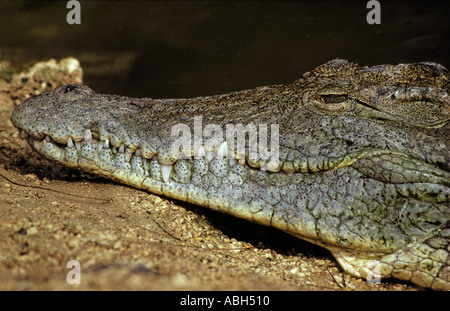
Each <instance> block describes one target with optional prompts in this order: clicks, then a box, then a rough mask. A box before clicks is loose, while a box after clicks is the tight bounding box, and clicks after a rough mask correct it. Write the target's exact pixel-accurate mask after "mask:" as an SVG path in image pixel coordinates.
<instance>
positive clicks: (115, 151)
mask: <svg viewBox="0 0 450 311" xmlns="http://www.w3.org/2000/svg"><path fill="white" fill-rule="evenodd" d="M112 152H113V153H114V154H116V153H117V148H116V147H114V146H113V147H112Z"/></svg>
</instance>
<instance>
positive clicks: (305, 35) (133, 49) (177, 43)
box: [0, 0, 450, 98]
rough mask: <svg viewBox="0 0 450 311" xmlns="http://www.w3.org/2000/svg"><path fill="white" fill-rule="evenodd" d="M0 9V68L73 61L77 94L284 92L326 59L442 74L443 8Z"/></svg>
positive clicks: (204, 5)
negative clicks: (377, 15)
mask: <svg viewBox="0 0 450 311" xmlns="http://www.w3.org/2000/svg"><path fill="white" fill-rule="evenodd" d="M67 2H68V1H64V0H59V1H17V0H0V49H1V50H0V52H1V60H7V61H9V62H10V63H11V64H12V65H13V66H14V67H15V68H16V69H17V70H21V69H23V68H24V67H26V66H29V65H31V64H32V63H34V62H35V61H38V60H48V59H49V58H56V59H60V58H63V57H67V56H74V57H77V58H78V59H79V60H80V61H81V64H82V67H83V69H84V72H85V76H84V81H85V84H87V85H89V86H91V87H92V88H93V89H94V90H96V91H98V92H105V93H114V94H120V95H129V96H139V97H143V96H148V97H153V98H164V97H192V96H200V95H213V94H220V93H226V92H230V91H238V90H242V89H246V88H252V87H255V86H261V85H268V84H278V83H289V82H292V81H293V80H295V79H297V78H299V77H300V76H301V75H302V74H303V73H304V72H305V71H309V70H311V69H313V68H315V67H316V66H317V65H319V64H322V63H324V62H326V61H328V60H330V59H333V58H337V57H339V58H345V59H348V60H351V61H353V62H357V63H359V64H360V65H377V64H396V63H402V62H418V61H433V62H438V63H441V64H443V65H444V66H446V67H450V57H449V55H450V48H449V34H450V22H449V20H450V18H449V13H450V10H449V9H450V1H383V0H380V3H381V25H368V24H367V22H366V15H367V14H368V12H369V9H367V8H366V4H367V2H368V1H366V0H359V1H311V0H308V1H208V2H205V1H83V0H80V4H81V25H69V24H67V22H66V15H67V13H68V12H69V9H67V8H66V4H67Z"/></svg>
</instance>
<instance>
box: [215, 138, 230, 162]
mask: <svg viewBox="0 0 450 311" xmlns="http://www.w3.org/2000/svg"><path fill="white" fill-rule="evenodd" d="M227 148H228V145H227V141H224V142H223V143H221V144H220V146H219V147H218V148H217V151H216V158H217V159H223V158H225V157H226V156H227Z"/></svg>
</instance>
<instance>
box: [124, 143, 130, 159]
mask: <svg viewBox="0 0 450 311" xmlns="http://www.w3.org/2000/svg"><path fill="white" fill-rule="evenodd" d="M122 146H123V145H122ZM124 158H125V161H127V162H130V159H131V152H129V151H128V149H127V151H126V152H125V156H124Z"/></svg>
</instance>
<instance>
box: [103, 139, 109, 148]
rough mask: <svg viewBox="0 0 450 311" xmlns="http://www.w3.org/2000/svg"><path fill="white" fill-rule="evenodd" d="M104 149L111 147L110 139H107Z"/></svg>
mask: <svg viewBox="0 0 450 311" xmlns="http://www.w3.org/2000/svg"><path fill="white" fill-rule="evenodd" d="M103 149H109V140H108V139H107V140H105V144H104V145H103Z"/></svg>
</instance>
